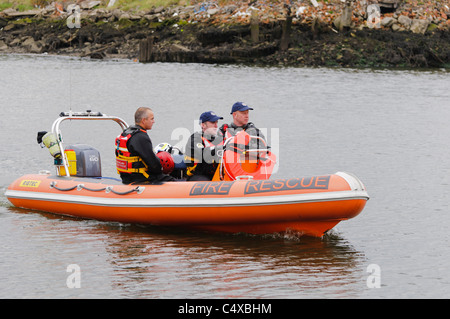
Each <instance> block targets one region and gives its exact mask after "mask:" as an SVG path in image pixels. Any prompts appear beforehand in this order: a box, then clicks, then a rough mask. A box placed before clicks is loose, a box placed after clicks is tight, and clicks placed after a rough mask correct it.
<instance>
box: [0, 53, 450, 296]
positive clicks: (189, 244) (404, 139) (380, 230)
mask: <svg viewBox="0 0 450 319" xmlns="http://www.w3.org/2000/svg"><path fill="white" fill-rule="evenodd" d="M0 75H1V76H0V98H1V100H0V105H1V111H2V116H1V117H0V127H1V132H2V137H3V143H1V144H0V151H1V154H2V155H1V166H0V238H1V245H0V297H1V298H286V299H288V298H449V297H450V275H449V273H450V272H449V270H450V267H449V266H448V265H449V264H450V248H449V245H448V242H449V239H450V235H449V231H448V230H449V224H450V217H449V215H448V214H449V213H450V208H449V195H448V194H450V160H449V158H450V148H449V147H448V141H449V140H450V125H448V121H449V119H450V102H449V101H450V90H449V87H450V74H449V73H448V72H446V71H441V70H437V71H426V70H424V71H407V70H405V71H388V70H342V69H309V68H296V69H290V68H289V69H284V68H252V67H238V66H214V65H198V64H184V65H183V64H146V65H143V64H139V63H134V62H131V61H125V60H119V61H90V60H82V59H76V58H61V57H50V56H40V57H39V56H38V57H36V56H5V55H3V56H1V55H0ZM236 101H244V102H246V103H247V104H249V105H250V106H252V107H253V108H254V111H251V121H253V122H254V123H255V124H256V125H257V126H258V127H261V128H265V129H267V135H268V138H269V140H270V142H271V144H272V146H273V147H274V150H275V151H276V152H277V154H278V158H279V166H278V168H277V172H276V174H275V176H274V177H277V178H289V177H299V176H310V175H317V174H328V173H334V172H336V171H348V172H351V173H353V174H355V175H357V176H358V177H359V178H360V179H361V180H362V181H363V182H364V184H365V185H366V187H367V190H368V192H369V195H370V196H371V199H370V200H369V202H368V203H367V205H366V208H365V210H364V211H363V212H362V213H361V214H360V215H359V216H357V217H356V218H354V219H351V220H349V221H345V222H342V223H340V224H339V225H338V226H337V227H336V228H335V229H334V230H333V231H332V233H331V234H330V235H328V236H326V237H325V238H323V239H312V238H306V237H301V238H298V237H295V236H290V235H289V234H288V235H285V236H276V235H268V236H249V235H243V234H241V235H214V234H204V233H195V232H185V231H180V230H173V229H164V228H158V227H145V228H144V227H140V226H137V225H122V224H116V223H104V222H97V221H92V220H88V221H87V220H77V219H71V218H63V217H58V216H54V215H51V214H46V213H38V212H33V211H28V210H23V209H18V208H15V207H13V206H11V204H10V203H9V202H8V201H7V199H6V198H5V196H4V192H5V190H6V188H7V187H8V185H9V183H11V182H12V181H13V180H14V179H16V178H18V177H20V176H21V175H23V174H27V173H35V172H38V171H39V170H42V169H47V170H52V171H53V168H52V159H51V157H50V155H49V153H48V151H47V150H46V149H41V148H40V147H39V145H38V144H37V143H36V133H37V132H38V131H41V130H50V129H51V125H52V123H53V121H54V120H55V119H56V117H57V116H58V114H59V113H60V112H61V111H67V110H69V109H72V110H74V111H84V110H86V109H92V110H96V111H101V112H103V113H106V114H108V115H117V116H119V117H121V118H123V119H124V120H126V121H127V122H128V123H129V124H130V123H132V122H133V114H134V111H135V109H136V108H137V107H138V106H150V107H152V108H153V110H154V111H155V115H156V124H155V126H154V128H153V130H152V131H150V135H151V138H152V140H153V141H154V142H155V143H160V142H170V143H171V144H173V145H179V146H181V145H183V143H184V142H185V138H186V134H187V132H188V133H189V132H192V131H194V130H195V129H196V126H195V120H196V119H197V118H198V116H199V114H200V113H201V112H203V111H206V110H214V111H215V112H216V113H218V114H219V115H221V116H223V117H224V118H225V120H226V121H229V120H230V118H231V116H230V114H229V112H230V109H231V105H232V104H233V103H234V102H236ZM65 123H66V122H65ZM63 125H64V127H63V133H67V134H66V135H65V142H66V143H70V142H73V143H76V142H82V143H84V142H86V141H88V143H89V144H91V145H93V146H95V147H96V148H98V149H99V150H100V151H101V154H102V165H103V167H102V168H103V174H104V175H107V176H113V177H116V172H115V169H114V166H113V165H114V157H113V140H114V137H115V136H116V135H117V134H118V133H119V131H120V129H119V126H117V125H116V124H115V123H112V124H111V123H102V124H101V125H98V126H96V127H94V126H93V125H88V124H80V123H72V122H70V123H68V124H63ZM73 264H75V265H78V266H79V267H80V270H81V282H80V283H81V287H80V288H72V289H71V288H68V286H67V279H68V277H69V276H70V274H71V273H70V272H67V270H68V267H70V265H73ZM373 265H377V267H379V268H378V269H379V270H380V279H381V286H380V288H369V286H370V285H369V286H368V284H367V282H368V279H369V283H370V282H372V281H370V278H371V277H369V276H371V274H372V273H371V272H368V270H369V271H370V270H371V269H373Z"/></svg>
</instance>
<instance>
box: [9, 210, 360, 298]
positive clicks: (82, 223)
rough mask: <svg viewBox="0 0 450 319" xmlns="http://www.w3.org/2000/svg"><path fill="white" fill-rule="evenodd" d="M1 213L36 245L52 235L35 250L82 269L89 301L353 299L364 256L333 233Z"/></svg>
mask: <svg viewBox="0 0 450 319" xmlns="http://www.w3.org/2000/svg"><path fill="white" fill-rule="evenodd" d="M8 210H9V211H10V212H13V213H15V214H16V215H17V214H19V215H20V216H21V217H22V218H20V219H21V220H22V221H20V223H23V219H24V218H25V219H30V223H32V226H31V225H30V229H28V233H29V236H31V237H32V238H34V241H38V242H39V241H40V243H39V244H36V245H46V244H47V243H48V241H49V240H52V239H56V238H60V240H58V241H55V242H54V243H52V245H51V252H50V249H49V248H48V247H47V248H44V249H43V250H42V253H45V255H46V256H45V258H48V259H49V260H52V259H53V258H55V260H53V262H54V263H55V264H60V263H61V262H62V261H63V260H67V259H68V258H65V257H62V255H64V256H70V263H77V264H79V265H80V267H81V269H82V271H83V278H84V279H83V287H84V288H85V290H84V291H85V293H88V295H91V294H93V296H95V295H96V294H98V295H99V296H105V295H110V296H116V297H131V298H210V297H212V296H213V297H214V298H300V297H319V296H321V297H323V293H325V294H327V295H330V296H334V297H348V296H354V297H356V295H355V293H356V292H357V290H355V289H354V287H352V289H351V291H350V290H349V289H346V288H345V287H348V286H355V283H358V281H359V282H361V274H360V270H361V269H362V268H363V264H364V263H365V257H364V253H363V252H361V251H357V250H356V249H355V248H354V247H353V246H352V245H351V244H350V243H349V242H348V241H347V240H345V238H343V237H342V236H341V235H340V234H336V233H334V234H332V235H328V236H326V237H324V238H323V239H316V238H308V237H300V238H298V237H294V236H281V235H270V236H269V235H265V236H253V235H244V234H239V235H223V234H210V233H199V232H187V231H183V230H179V229H167V228H161V227H143V226H137V225H123V224H117V223H106V222H98V221H92V220H90V221H86V220H78V219H74V218H65V217H60V216H55V215H52V214H48V213H37V212H31V211H28V210H24V209H18V208H13V207H11V208H8ZM36 216H39V217H36ZM16 222H19V220H17V221H16ZM17 249H18V250H20V249H21V245H20V244H18V246H17ZM99 252H104V253H102V254H100V255H99ZM57 257H59V259H56V258H57ZM68 262H69V261H68ZM94 264H95V265H94ZM95 267H102V269H101V271H100V270H99V269H98V268H97V269H94V268H95ZM90 268H92V269H90ZM95 274H97V276H95ZM99 274H100V276H98V275H99ZM86 280H89V282H86ZM105 283H108V284H105ZM94 288H95V289H94ZM361 288H364V285H363V283H362V284H361ZM66 290H67V289H66ZM94 290H95V292H94ZM49 293H50V294H51V292H49ZM66 293H67V292H66Z"/></svg>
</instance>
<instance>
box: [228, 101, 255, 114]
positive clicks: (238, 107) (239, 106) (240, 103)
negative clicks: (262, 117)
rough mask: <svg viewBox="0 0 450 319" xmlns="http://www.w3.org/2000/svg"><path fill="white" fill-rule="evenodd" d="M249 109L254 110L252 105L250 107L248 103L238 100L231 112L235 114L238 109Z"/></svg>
mask: <svg viewBox="0 0 450 319" xmlns="http://www.w3.org/2000/svg"><path fill="white" fill-rule="evenodd" d="M247 110H253V109H252V108H251V107H249V106H248V105H247V104H244V103H242V102H236V103H234V104H233V107H232V108H231V113H230V114H233V113H234V112H236V111H247Z"/></svg>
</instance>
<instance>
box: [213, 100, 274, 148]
mask: <svg viewBox="0 0 450 319" xmlns="http://www.w3.org/2000/svg"><path fill="white" fill-rule="evenodd" d="M249 110H253V108H251V107H249V106H248V105H247V104H245V103H242V102H236V103H234V104H233V107H232V108H231V113H230V114H231V115H232V116H233V122H232V123H231V124H224V125H222V126H221V127H220V132H221V133H222V135H223V138H224V140H226V139H228V138H230V137H232V136H234V135H236V133H238V132H240V131H242V130H244V131H245V132H246V133H247V134H249V135H251V136H257V137H261V138H262V139H263V140H264V141H266V138H265V137H264V134H263V133H262V132H261V131H260V130H259V129H258V128H257V127H256V126H255V125H254V124H253V123H252V122H249V118H250V116H249ZM253 143H254V144H256V145H252V148H266V146H265V145H264V146H262V144H261V143H262V142H260V141H259V140H258V141H256V143H255V141H253Z"/></svg>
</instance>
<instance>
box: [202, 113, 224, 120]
mask: <svg viewBox="0 0 450 319" xmlns="http://www.w3.org/2000/svg"><path fill="white" fill-rule="evenodd" d="M218 120H223V117H220V116H217V115H216V113H214V112H213V111H208V112H204V113H202V114H201V115H200V123H205V122H216V121H218Z"/></svg>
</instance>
